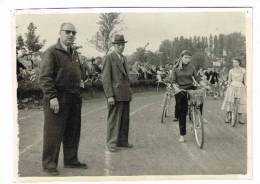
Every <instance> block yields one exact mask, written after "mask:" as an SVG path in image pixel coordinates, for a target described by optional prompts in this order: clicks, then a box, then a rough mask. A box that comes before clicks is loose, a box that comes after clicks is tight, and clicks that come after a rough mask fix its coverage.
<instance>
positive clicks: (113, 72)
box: [102, 35, 133, 152]
mask: <svg viewBox="0 0 260 184" xmlns="http://www.w3.org/2000/svg"><path fill="white" fill-rule="evenodd" d="M126 42H127V41H125V39H124V36H123V35H115V38H114V41H113V42H112V43H113V45H114V51H113V52H111V53H110V54H108V55H107V56H106V57H105V61H104V66H103V71H102V83H103V88H104V92H105V95H106V97H107V103H108V117H107V121H108V125H107V140H106V144H107V149H108V151H110V152H116V151H118V150H119V149H120V148H132V147H133V145H132V144H129V142H128V132H129V102H130V101H131V98H132V97H131V94H132V92H131V89H130V81H129V76H128V75H129V70H128V67H127V63H126V57H125V56H124V55H123V51H124V48H125V43H126Z"/></svg>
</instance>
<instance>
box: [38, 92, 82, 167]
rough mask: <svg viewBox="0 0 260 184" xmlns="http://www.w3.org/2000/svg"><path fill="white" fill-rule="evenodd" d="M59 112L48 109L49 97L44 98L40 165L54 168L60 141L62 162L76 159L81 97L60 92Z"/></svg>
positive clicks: (66, 162)
mask: <svg viewBox="0 0 260 184" xmlns="http://www.w3.org/2000/svg"><path fill="white" fill-rule="evenodd" d="M58 101H59V113H58V114H54V113H53V111H52V110H51V109H50V103H49V99H47V98H44V102H43V109H44V128H43V154H42V166H43V168H44V169H50V168H56V167H57V164H58V158H59V152H60V146H61V143H63V155H64V164H69V163H73V162H77V161H78V146H79V141H80V129H81V106H82V99H81V97H80V96H78V95H74V94H67V93H60V94H59V95H58Z"/></svg>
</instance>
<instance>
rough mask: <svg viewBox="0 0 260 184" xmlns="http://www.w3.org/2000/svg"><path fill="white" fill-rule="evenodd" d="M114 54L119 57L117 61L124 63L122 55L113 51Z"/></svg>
mask: <svg viewBox="0 0 260 184" xmlns="http://www.w3.org/2000/svg"><path fill="white" fill-rule="evenodd" d="M115 53H116V55H117V56H118V57H119V59H120V60H121V61H122V63H124V62H125V60H124V57H123V55H122V54H119V53H117V52H116V51H115Z"/></svg>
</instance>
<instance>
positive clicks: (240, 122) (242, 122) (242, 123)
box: [238, 120, 246, 125]
mask: <svg viewBox="0 0 260 184" xmlns="http://www.w3.org/2000/svg"><path fill="white" fill-rule="evenodd" d="M238 123H239V124H241V125H244V124H246V123H245V122H244V121H241V120H240V121H238Z"/></svg>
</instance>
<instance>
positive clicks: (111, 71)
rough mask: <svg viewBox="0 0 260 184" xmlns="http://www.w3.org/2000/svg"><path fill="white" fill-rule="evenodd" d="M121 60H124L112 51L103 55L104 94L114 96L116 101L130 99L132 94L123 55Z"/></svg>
mask: <svg viewBox="0 0 260 184" xmlns="http://www.w3.org/2000/svg"><path fill="white" fill-rule="evenodd" d="M123 60H124V62H122V61H121V59H120V58H119V57H118V55H117V54H116V53H115V52H112V53H110V54H108V55H107V56H106V57H105V61H104V66H103V70H102V83H103V88H104V92H105V95H106V97H107V98H109V97H114V98H115V100H116V101H130V100H131V95H132V91H131V88H130V81H129V77H128V74H129V70H128V67H127V64H126V57H125V56H123Z"/></svg>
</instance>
